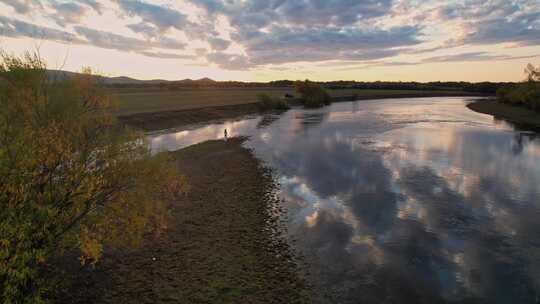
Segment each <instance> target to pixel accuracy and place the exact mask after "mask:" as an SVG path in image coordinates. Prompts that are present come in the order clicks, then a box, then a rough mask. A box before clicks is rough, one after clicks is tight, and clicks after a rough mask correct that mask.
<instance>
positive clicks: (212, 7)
mask: <svg viewBox="0 0 540 304" xmlns="http://www.w3.org/2000/svg"><path fill="white" fill-rule="evenodd" d="M0 47H1V48H2V49H4V50H5V51H8V52H13V53H16V54H20V53H21V52H23V51H24V50H32V49H35V48H36V47H38V48H39V51H40V54H41V56H42V57H44V58H45V59H46V61H47V62H48V64H49V68H59V67H62V68H63V69H65V70H70V71H78V70H80V69H81V67H82V66H90V67H92V68H94V69H95V70H97V71H99V72H100V73H102V74H104V75H108V76H130V77H134V78H139V79H155V78H160V79H170V80H173V79H183V78H201V77H210V78H213V79H216V80H243V81H267V80H276V79H304V78H309V79H312V80H339V79H344V80H365V81H374V80H388V81H398V80H401V81H411V80H415V81H437V80H443V81H444V80H464V81H486V80H489V81H519V80H522V79H524V74H523V68H524V67H525V65H526V64H527V63H532V64H535V65H540V1H539V0H515V1H510V0H493V1H490V0H482V1H477V0H471V1H438V0H437V1H429V0H427V1H416V0H394V1H392V0H356V1H355V0H185V1H172V0H169V1H167V0H155V1H150V0H147V1H139V0H74V1H61V0H0Z"/></svg>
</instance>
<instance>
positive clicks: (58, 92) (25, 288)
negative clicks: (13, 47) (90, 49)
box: [0, 53, 187, 303]
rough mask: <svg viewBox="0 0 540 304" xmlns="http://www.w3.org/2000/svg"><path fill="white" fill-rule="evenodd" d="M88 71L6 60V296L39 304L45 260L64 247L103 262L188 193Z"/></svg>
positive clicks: (30, 59)
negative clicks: (71, 72) (63, 75)
mask: <svg viewBox="0 0 540 304" xmlns="http://www.w3.org/2000/svg"><path fill="white" fill-rule="evenodd" d="M97 79H98V78H97V77H94V76H92V75H91V73H90V70H88V69H87V70H85V71H84V73H83V74H81V75H80V76H76V77H74V78H70V79H57V80H56V81H55V80H54V79H52V78H51V75H50V73H49V72H48V71H47V70H46V69H45V64H44V63H43V61H42V60H41V59H40V58H39V56H38V55H36V54H30V53H27V54H26V55H25V56H23V57H15V56H11V55H6V54H5V53H2V55H1V61H0V286H2V288H1V289H0V293H1V294H0V297H1V298H2V299H4V301H5V303H40V302H43V301H44V299H43V296H42V294H43V291H44V289H46V287H47V284H46V281H45V280H44V278H43V277H42V272H41V271H42V266H43V265H44V264H45V263H46V262H47V261H48V259H49V258H50V257H51V256H53V255H55V254H58V253H59V252H60V251H61V250H63V249H68V250H71V249H74V248H75V249H77V250H79V251H80V253H81V254H80V259H81V262H82V263H95V262H96V261H98V260H99V258H100V257H101V254H102V251H103V248H104V246H124V245H130V246H131V245H136V244H138V243H140V242H141V240H142V236H143V235H144V234H146V233H147V232H149V231H152V230H155V229H160V227H162V226H163V224H164V220H165V219H166V214H167V211H166V209H167V206H166V205H165V202H166V201H167V200H168V199H169V198H170V196H171V195H177V194H179V193H181V192H183V191H185V190H186V189H187V186H186V183H185V181H184V179H183V178H182V176H180V175H178V174H177V173H176V172H175V170H174V169H171V168H172V167H171V166H170V165H168V164H167V162H168V160H167V155H165V154H160V155H152V154H151V152H150V150H149V148H148V146H147V145H146V143H145V141H144V137H143V135H142V134H140V133H137V132H134V131H130V130H128V129H126V128H123V127H120V126H119V125H118V124H116V122H115V120H114V118H113V116H112V115H111V114H109V108H110V101H109V99H108V97H107V96H106V94H104V92H103V91H101V90H100V89H99V86H97V85H96V81H97Z"/></svg>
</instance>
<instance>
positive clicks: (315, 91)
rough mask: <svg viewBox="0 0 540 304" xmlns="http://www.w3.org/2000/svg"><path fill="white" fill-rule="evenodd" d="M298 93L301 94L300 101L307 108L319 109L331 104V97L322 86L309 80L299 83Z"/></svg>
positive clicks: (296, 84) (297, 86) (297, 83)
mask: <svg viewBox="0 0 540 304" xmlns="http://www.w3.org/2000/svg"><path fill="white" fill-rule="evenodd" d="M295 86H296V91H297V92H298V93H299V94H300V101H301V102H302V104H303V105H304V106H305V107H308V108H319V107H322V106H325V105H329V104H330V103H331V101H332V100H331V97H330V95H329V94H328V92H326V90H325V89H324V88H323V87H321V86H320V85H318V84H316V83H314V82H311V81H309V80H305V81H297V82H296V83H295Z"/></svg>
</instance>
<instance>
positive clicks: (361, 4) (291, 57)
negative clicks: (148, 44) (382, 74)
mask: <svg viewBox="0 0 540 304" xmlns="http://www.w3.org/2000/svg"><path fill="white" fill-rule="evenodd" d="M192 2H193V3H194V4H196V5H197V6H199V7H201V8H202V9H204V10H205V11H206V13H207V14H209V15H217V14H220V15H223V16H225V18H226V19H227V20H228V21H229V23H230V25H231V26H232V28H233V32H232V33H231V35H230V36H231V38H232V40H233V41H235V42H237V43H238V44H240V45H241V46H243V48H244V49H245V53H244V54H243V55H236V56H229V55H226V54H220V53H212V54H211V55H210V60H211V61H212V62H214V63H216V64H218V65H220V66H222V67H228V68H232V67H239V68H248V67H254V66H257V65H266V64H280V63H286V62H295V61H319V60H330V59H336V60H372V59H379V58H384V57H387V56H394V55H396V54H397V53H398V52H397V50H396V49H395V48H402V47H405V46H412V45H416V44H419V43H421V41H420V39H419V36H420V28H419V27H416V26H406V25H404V26H394V27H389V28H384V29H383V28H381V27H377V26H366V25H365V24H359V22H360V21H362V22H364V23H365V22H367V21H368V20H370V19H373V18H377V17H381V16H383V15H385V14H386V13H388V12H389V11H390V9H391V6H392V1H390V0H388V1H386V0H384V1H372V0H368V1H349V0H329V1H319V0H301V1H296V0H295V1H292V0H270V1H267V0H265V1H262V0H252V1H221V0H204V1H196V0H193V1H192ZM209 42H210V43H211V45H212V48H213V49H214V50H215V51H220V48H216V47H215V43H212V41H209ZM218 54H219V55H218ZM231 62H233V64H231Z"/></svg>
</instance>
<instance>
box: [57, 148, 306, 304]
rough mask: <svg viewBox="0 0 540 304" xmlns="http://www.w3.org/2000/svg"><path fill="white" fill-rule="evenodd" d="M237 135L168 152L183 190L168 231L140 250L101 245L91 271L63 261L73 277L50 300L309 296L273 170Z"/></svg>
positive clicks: (281, 299) (286, 299) (288, 299)
mask: <svg viewBox="0 0 540 304" xmlns="http://www.w3.org/2000/svg"><path fill="white" fill-rule="evenodd" d="M243 140H244V139H239V138H234V139H230V140H229V141H222V140H216V141H207V142H204V143H201V144H197V145H194V146H190V147H187V148H185V149H182V150H179V151H175V152H171V155H172V157H173V159H174V165H175V166H177V167H178V169H179V170H180V171H181V172H182V173H183V174H184V175H186V177H187V180H188V182H189V184H190V186H191V190H190V192H189V193H188V194H187V195H186V196H185V197H182V198H179V199H178V200H177V201H174V202H171V219H170V221H169V225H168V229H167V231H166V232H165V233H164V234H163V235H161V236H159V237H149V238H148V239H147V240H145V244H144V245H143V247H141V248H139V249H135V250H129V251H126V250H116V251H114V250H111V249H109V250H107V251H106V252H105V255H104V258H103V261H102V262H101V263H100V264H99V265H98V266H97V268H96V269H94V270H91V269H88V268H84V267H80V266H74V268H73V267H72V268H71V271H70V270H69V267H67V268H68V269H67V270H66V271H65V273H64V275H65V277H66V278H68V280H69V281H71V282H72V285H71V286H70V287H69V288H68V289H67V290H66V293H64V294H62V295H61V296H60V299H59V301H58V302H59V303H309V302H310V299H311V294H310V291H309V288H308V284H307V283H306V280H305V278H303V277H302V271H300V270H301V268H302V266H301V265H300V264H301V262H300V260H299V259H298V258H297V257H296V254H295V253H294V252H293V250H292V249H291V248H290V247H289V245H288V243H287V241H286V240H285V238H284V237H283V231H282V229H284V228H283V226H282V225H280V218H281V217H280V215H279V212H280V209H281V207H280V205H279V201H278V200H277V198H276V197H275V195H274V192H273V191H274V190H275V187H276V185H275V184H274V182H273V179H272V176H271V172H270V171H269V169H267V168H265V167H263V166H261V164H260V162H259V161H258V160H257V159H256V158H255V157H254V156H253V155H252V153H251V151H249V150H248V149H246V148H244V147H243V146H242V142H243ZM276 211H277V212H276ZM281 212H283V210H281ZM154 258H155V260H154Z"/></svg>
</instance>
